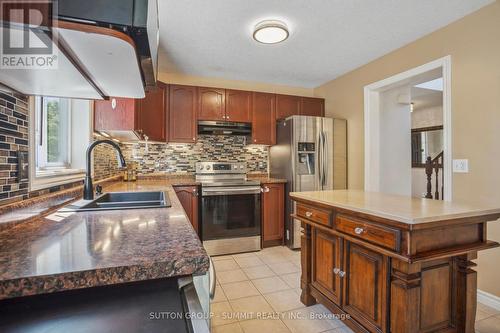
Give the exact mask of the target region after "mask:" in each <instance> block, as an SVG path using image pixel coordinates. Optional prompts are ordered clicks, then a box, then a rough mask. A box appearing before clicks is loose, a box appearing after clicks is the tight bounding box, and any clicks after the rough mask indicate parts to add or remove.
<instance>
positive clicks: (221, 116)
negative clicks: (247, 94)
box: [198, 87, 226, 120]
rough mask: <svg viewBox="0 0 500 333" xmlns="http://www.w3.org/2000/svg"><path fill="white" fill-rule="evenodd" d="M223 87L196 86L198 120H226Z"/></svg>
mask: <svg viewBox="0 0 500 333" xmlns="http://www.w3.org/2000/svg"><path fill="white" fill-rule="evenodd" d="M225 93H226V91H225V90H224V89H219V88H205V87H199V88H198V120H226V119H225V118H226V110H225V107H226V104H225V97H226V96H225Z"/></svg>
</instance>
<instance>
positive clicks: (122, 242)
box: [0, 179, 209, 332]
mask: <svg viewBox="0 0 500 333" xmlns="http://www.w3.org/2000/svg"><path fill="white" fill-rule="evenodd" d="M178 184H195V183H194V181H193V180H189V179H188V180H186V179H173V180H172V179H170V180H166V179H164V180H141V181H137V182H130V183H127V182H121V181H117V182H111V183H109V184H107V185H106V186H105V187H104V190H105V192H109V191H127V192H129V191H164V192H165V193H167V194H168V197H169V199H170V202H171V207H168V208H148V209H140V208H139V209H138V208H135V209H123V210H100V211H80V212H75V211H66V210H65V209H57V210H55V211H49V212H45V214H43V215H40V216H36V217H35V216H34V217H31V218H30V219H29V220H27V221H23V222H20V223H17V224H15V225H13V226H11V227H9V228H6V229H4V230H2V231H1V232H0V315H1V316H2V321H1V322H0V331H10V329H12V327H16V326H17V325H20V324H21V323H23V325H26V326H22V327H17V329H18V330H21V331H29V329H32V330H33V331H37V329H38V330H41V329H42V327H43V328H44V329H45V325H49V326H48V327H50V328H51V329H52V330H51V329H47V332H64V331H69V330H71V331H75V330H77V331H78V330H80V331H82V332H84V331H85V330H86V329H89V330H88V331H102V332H107V331H113V330H115V331H120V332H129V331H130V332H134V330H135V331H136V326H134V325H142V326H144V328H142V329H143V330H145V331H148V328H149V331H155V330H154V329H153V327H156V326H157V325H158V323H159V320H158V318H152V319H155V320H152V319H149V318H148V315H149V313H150V312H152V311H153V310H154V311H160V310H161V311H163V312H164V311H167V310H168V311H171V312H173V311H174V310H175V309H177V310H178V309H179V308H182V306H183V305H182V304H181V301H180V298H179V296H178V295H179V292H180V291H179V290H180V288H177V286H178V283H177V282H178V279H185V281H187V280H189V279H191V278H192V279H194V278H196V277H200V278H203V279H205V280H208V278H206V276H207V271H208V270H209V257H208V255H207V254H206V252H205V250H204V248H203V246H202V244H201V242H200V240H199V238H198V236H197V234H196V233H195V231H194V230H193V228H192V226H191V223H190V222H189V220H188V218H187V216H186V214H185V212H184V210H183V208H182V206H181V204H180V202H179V200H178V199H177V196H176V194H175V192H174V189H173V187H172V185H178ZM58 200H59V199H58ZM49 204H50V203H47V205H49ZM23 209H29V207H28V208H26V207H24V208H23ZM12 214H14V215H15V214H16V212H15V211H13V212H12ZM205 280H203V281H205ZM204 286H205V285H204ZM205 287H206V291H207V295H206V296H207V297H206V303H208V283H206V286H205ZM188 291H189V292H192V290H188ZM176 297H177V298H178V299H179V301H176V302H174V303H175V304H171V303H168V302H167V303H166V302H165V300H172V299H175V298H176ZM16 309H26V311H16ZM33 309H34V310H33ZM50 309H53V311H52V312H50V311H49V312H47V311H48V310H50ZM72 309H74V310H72ZM203 310H204V312H208V310H207V309H206V308H205V309H203ZM68 311H69V312H68ZM33 313H35V314H36V316H34V315H33ZM38 314H39V315H38ZM109 314H111V315H109ZM47 318H49V320H48V321H47V320H46V319H47ZM52 318H56V319H57V320H53V319H52ZM109 318H112V319H113V320H112V323H110V322H109ZM127 318H128V319H127ZM134 319H135V320H134ZM9 321H10V323H9ZM141 321H142V324H141ZM175 322H176V321H171V320H169V324H168V325H170V326H172V327H171V328H172V329H174V328H176V326H175V325H174V324H175ZM177 323H178V324H179V321H177ZM3 325H6V326H5V327H4V326H3ZM29 325H31V326H29ZM37 325H38V326H37ZM40 325H44V326H40ZM86 325H90V326H86ZM148 325H149V326H148ZM179 325H181V324H179ZM181 326H182V325H181ZM6 327H7V328H6Z"/></svg>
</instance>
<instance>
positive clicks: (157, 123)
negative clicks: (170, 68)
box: [94, 82, 168, 142]
mask: <svg viewBox="0 0 500 333" xmlns="http://www.w3.org/2000/svg"><path fill="white" fill-rule="evenodd" d="M167 98H168V87H167V85H165V84H162V83H161V82H160V83H158V86H157V87H156V88H152V89H151V90H148V91H146V97H145V98H143V99H133V98H118V97H116V98H110V99H109V100H96V101H94V130H96V131H100V132H105V133H108V134H110V135H111V136H112V137H116V138H118V139H120V138H122V136H123V135H124V133H129V134H132V133H135V135H133V134H132V136H131V137H128V139H131V138H135V139H137V138H139V139H145V138H146V137H147V138H148V140H150V141H157V142H165V141H166V138H167V136H166V120H165V119H166V107H167ZM120 132H121V133H120ZM125 139H127V137H125Z"/></svg>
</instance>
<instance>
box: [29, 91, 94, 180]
mask: <svg viewBox="0 0 500 333" xmlns="http://www.w3.org/2000/svg"><path fill="white" fill-rule="evenodd" d="M90 105H91V102H89V101H85V100H77V99H68V98H59V97H46V96H43V97H33V98H32V102H31V108H32V113H31V114H32V117H31V119H32V121H31V122H30V131H31V135H30V165H31V166H32V167H31V168H30V170H31V171H30V175H31V177H30V183H31V188H32V189H40V188H44V187H49V186H54V185H58V184H63V183H66V182H71V181H75V180H78V179H81V178H82V177H83V172H84V168H85V150H86V148H87V146H88V144H89V142H90V141H91V127H90V126H91V121H90V115H91V108H90Z"/></svg>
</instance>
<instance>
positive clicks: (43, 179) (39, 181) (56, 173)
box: [30, 169, 85, 191]
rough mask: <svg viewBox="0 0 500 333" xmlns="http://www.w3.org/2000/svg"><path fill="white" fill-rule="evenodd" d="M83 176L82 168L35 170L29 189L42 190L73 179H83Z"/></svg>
mask: <svg viewBox="0 0 500 333" xmlns="http://www.w3.org/2000/svg"><path fill="white" fill-rule="evenodd" d="M84 177H85V172H84V170H81V169H60V170H50V171H41V172H37V174H36V176H35V178H34V179H33V181H32V182H31V184H30V185H31V187H30V190H31V191H34V190H42V189H44V188H48V187H52V186H57V185H64V184H68V183H72V182H75V181H79V180H83V179H84Z"/></svg>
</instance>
